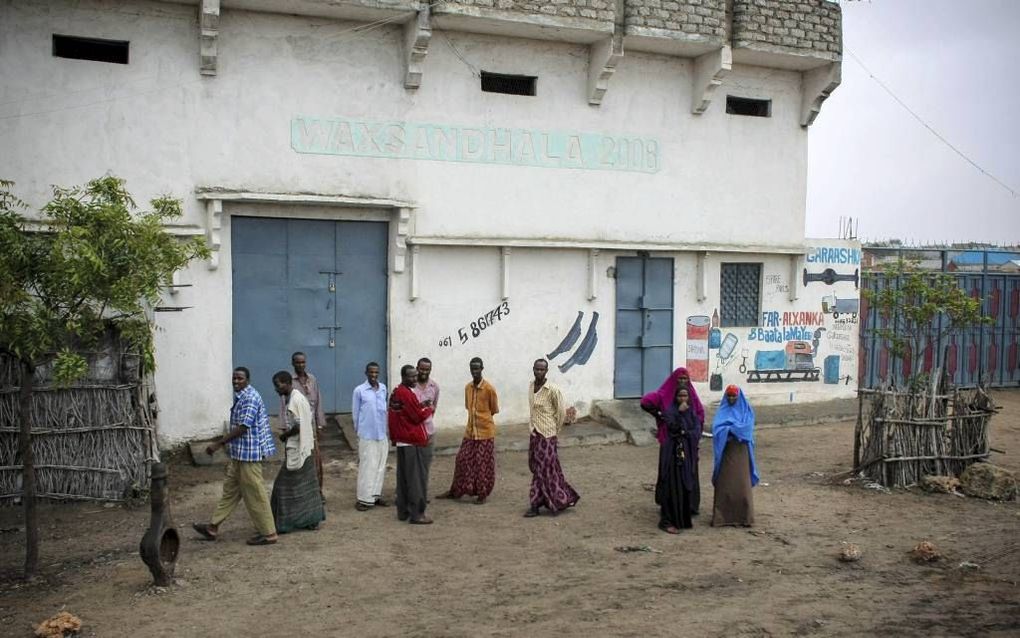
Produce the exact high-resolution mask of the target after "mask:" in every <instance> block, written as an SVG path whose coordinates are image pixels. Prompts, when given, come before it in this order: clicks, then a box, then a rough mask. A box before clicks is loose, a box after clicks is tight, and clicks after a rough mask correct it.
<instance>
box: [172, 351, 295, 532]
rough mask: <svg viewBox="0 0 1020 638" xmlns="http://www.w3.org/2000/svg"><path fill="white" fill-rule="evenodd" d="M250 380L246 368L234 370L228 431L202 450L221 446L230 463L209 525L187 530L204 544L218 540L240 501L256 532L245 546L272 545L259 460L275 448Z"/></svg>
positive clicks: (273, 529)
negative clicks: (202, 540) (221, 525)
mask: <svg viewBox="0 0 1020 638" xmlns="http://www.w3.org/2000/svg"><path fill="white" fill-rule="evenodd" d="M250 376H251V373H250V372H249V371H248V368H243V367H239V368H234V375H233V379H232V382H233V384H234V405H233V406H232V407H231V408H230V425H229V430H228V432H227V434H226V435H224V436H223V437H222V438H220V440H218V441H215V442H213V443H211V444H209V445H208V446H207V447H206V448H205V453H206V454H209V455H210V456H211V455H212V454H214V453H215V452H216V450H218V449H220V448H221V447H223V446H226V448H227V454H228V455H229V456H230V463H228V464H227V478H226V480H225V481H224V482H223V495H222V496H221V497H220V502H219V504H218V505H217V506H216V511H215V512H214V513H213V516H212V520H211V521H210V522H209V523H193V524H192V525H191V526H192V527H193V528H194V530H195V531H196V532H198V533H199V534H201V535H202V537H203V538H205V539H206V540H210V541H214V540H216V539H217V537H218V536H219V527H220V523H222V522H223V521H225V520H226V519H227V517H228V516H230V514H231V513H232V512H233V511H234V508H235V507H237V504H238V503H239V502H241V501H244V506H245V508H246V509H247V510H248V516H250V517H251V520H252V522H253V523H254V524H255V529H256V530H258V534H256V535H255V536H253V537H252V538H249V539H248V544H249V545H272V544H274V543H276V539H277V537H276V524H275V523H274V522H273V510H272V509H271V508H270V506H269V496H268V495H267V494H266V486H265V483H263V482H262V460H263V459H266V458H269V457H270V456H272V455H273V454H274V453H275V452H276V446H275V445H273V434H272V432H271V431H270V430H269V413H268V412H266V406H265V404H264V403H263V402H262V397H261V396H260V395H259V393H258V391H256V390H255V388H253V387H251V386H250V385H249V378H250Z"/></svg>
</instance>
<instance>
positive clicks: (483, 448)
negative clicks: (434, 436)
mask: <svg viewBox="0 0 1020 638" xmlns="http://www.w3.org/2000/svg"><path fill="white" fill-rule="evenodd" d="M468 367H469V369H470V370H471V382H470V383H468V384H467V385H466V386H464V407H465V408H466V409H467V413H468V416H467V426H466V427H465V429H464V440H463V441H461V444H460V451H459V452H457V464H456V468H455V469H454V471H453V483H452V484H451V485H450V489H449V490H447V491H446V492H444V493H442V494H440V495H439V496H437V497H436V498H452V499H458V498H460V497H461V496H474V497H475V503H476V504H478V505H481V504H482V503H484V502H485V499H487V498H488V497H489V494H491V493H492V488H493V487H494V486H495V485H496V449H495V448H496V446H495V440H496V424H495V422H493V420H492V417H493V415H495V414H497V413H498V412H499V397H497V396H496V388H494V387H492V384H491V383H489V382H488V381H486V380H485V379H483V378H482V370H483V369H484V365H483V364H482V360H481V359H480V358H478V357H475V358H474V359H471V362H470V363H469V364H468Z"/></svg>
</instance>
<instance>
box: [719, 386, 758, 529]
mask: <svg viewBox="0 0 1020 638" xmlns="http://www.w3.org/2000/svg"><path fill="white" fill-rule="evenodd" d="M712 448H713V451H714V452H715V467H714V468H713V469H712V485H714V486H715V503H714V504H713V506H712V527H722V526H726V525H742V526H744V527H750V526H751V525H753V524H754V499H753V498H752V495H751V488H752V487H754V486H755V485H757V484H758V468H757V466H756V465H755V463H754V410H753V409H751V404H750V403H748V402H747V399H746V398H745V397H744V393H743V392H742V391H741V390H740V388H738V387H737V386H735V385H731V386H729V387H727V388H726V392H725V393H724V396H723V400H722V401H720V402H719V409H718V410H716V413H715V419H713V421H712Z"/></svg>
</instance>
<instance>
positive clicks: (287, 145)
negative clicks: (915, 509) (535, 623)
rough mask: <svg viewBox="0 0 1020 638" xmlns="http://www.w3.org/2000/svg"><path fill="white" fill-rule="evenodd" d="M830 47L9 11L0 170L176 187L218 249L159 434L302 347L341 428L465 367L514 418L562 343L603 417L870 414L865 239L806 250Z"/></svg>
mask: <svg viewBox="0 0 1020 638" xmlns="http://www.w3.org/2000/svg"><path fill="white" fill-rule="evenodd" d="M221 5H222V6H221ZM727 7H729V9H728V8H727ZM840 50H841V24H840V10H839V6H838V5H837V4H834V3H831V2H828V1H824V0H798V1H792V0H729V1H727V0H670V1H664V2H658V0H621V1H619V2H616V3H615V4H614V3H613V2H611V1H608V0H555V1H554V2H540V1H539V0H527V1H525V0H496V2H493V1H492V0H462V1H459V2H436V3H433V4H431V5H425V4H421V5H419V3H417V2H412V1H409V0H351V1H349V2H346V1H335V0H223V1H222V3H221V2H219V1H216V0H201V1H200V2H190V3H188V2H182V3H171V2H152V1H126V0H120V1H117V0H76V1H73V2H72V1H59V0H52V1H45V2H43V1H28V0H6V1H5V2H3V3H0V140H3V150H2V152H0V177H4V178H8V179H13V180H14V181H15V182H16V183H17V187H16V192H17V193H18V194H19V195H21V196H22V197H23V198H24V199H26V200H28V201H29V202H30V204H32V205H35V206H40V205H42V204H43V203H44V202H45V201H47V199H48V189H49V185H50V184H60V185H72V184H79V183H83V182H85V181H87V180H88V179H90V178H93V177H96V176H99V175H102V174H104V173H107V172H109V173H113V174H115V175H118V176H120V177H123V178H125V179H126V180H127V184H128V188H129V189H130V190H131V192H132V193H133V194H134V195H135V197H136V198H137V199H138V201H146V200H148V199H149V198H151V197H154V196H156V195H159V194H164V193H170V194H173V195H175V196H177V197H180V198H182V199H183V201H184V205H185V210H186V219H185V220H184V224H183V225H182V226H181V227H180V228H177V229H176V231H177V232H179V233H181V234H200V235H202V236H204V237H205V238H206V240H207V241H208V243H209V245H210V246H211V248H212V249H213V251H214V252H213V258H212V260H210V261H209V262H204V263H199V264H194V265H193V266H192V267H191V268H190V269H189V270H187V271H186V272H183V273H181V274H180V283H181V284H187V285H188V287H181V288H178V289H176V292H174V293H173V294H172V295H168V297H167V301H166V304H167V305H169V306H178V307H187V309H186V310H184V311H182V312H176V313H161V314H160V315H159V316H158V323H159V328H160V332H159V333H158V336H157V348H158V351H157V362H158V366H159V368H158V370H157V372H156V384H157V385H156V387H157V392H158V395H159V400H160V405H161V407H162V409H163V412H162V414H161V419H160V421H161V424H160V427H161V431H160V436H161V440H162V441H163V442H164V443H165V444H173V443H176V442H180V441H183V440H186V439H191V438H198V437H202V436H206V435H209V434H211V433H213V432H216V431H218V430H219V429H220V428H221V427H222V424H223V420H224V418H225V415H226V411H227V409H228V408H229V404H230V398H231V394H230V393H231V388H230V384H229V377H230V370H231V369H232V367H233V366H234V365H247V366H248V367H250V368H251V369H252V371H253V377H254V378H253V381H254V382H255V385H256V387H257V388H259V389H260V390H262V391H263V394H267V393H270V392H271V384H270V381H269V378H270V375H271V374H272V373H273V372H274V371H275V370H277V369H287V368H289V359H290V353H291V352H293V351H296V350H302V351H304V352H306V353H307V354H308V357H309V362H310V363H309V368H310V370H311V371H313V372H314V373H316V374H317V375H318V376H319V378H320V380H321V381H322V382H323V384H324V386H325V391H326V393H327V399H326V402H327V404H328V405H327V408H328V409H329V410H334V411H345V410H347V409H348V406H349V403H350V392H351V390H352V388H353V387H354V385H356V384H357V383H359V382H360V381H361V380H362V376H361V371H362V369H363V367H364V365H365V363H366V362H367V361H368V360H372V359H374V360H378V361H379V362H380V363H382V364H383V365H384V368H386V369H387V371H388V373H389V374H388V376H389V380H390V381H391V382H397V378H396V377H397V375H396V374H394V372H395V371H396V370H397V369H398V368H399V365H401V364H403V363H414V362H415V361H416V360H417V359H418V358H419V357H421V356H427V357H430V358H431V359H432V361H433V363H434V373H433V377H434V378H435V379H436V380H437V381H439V383H440V384H441V385H442V387H443V388H444V392H445V397H446V398H445V400H443V401H441V403H440V410H439V413H438V418H437V422H438V424H439V426H440V427H458V426H460V425H461V424H462V423H463V418H464V411H463V408H462V405H461V401H460V389H461V388H462V387H463V384H464V383H465V382H466V381H467V380H468V378H469V377H468V360H469V359H470V358H471V357H473V356H480V357H482V358H483V359H484V360H485V366H486V368H485V370H486V375H487V376H488V377H489V378H490V379H491V380H492V381H493V383H494V384H495V385H496V387H497V388H498V389H499V390H500V392H501V399H502V404H503V406H502V407H503V412H502V413H501V416H500V419H501V421H502V422H504V423H510V422H519V421H523V420H526V418H527V399H526V391H525V388H526V385H527V382H528V380H529V378H530V376H531V373H530V369H531V364H532V361H533V360H534V359H535V358H537V357H542V356H546V355H549V354H551V353H555V354H556V356H555V357H552V361H551V365H552V371H551V373H550V377H551V378H552V379H553V380H554V381H555V382H557V383H558V384H560V385H561V387H563V389H564V391H565V393H566V394H567V396H568V397H569V399H570V400H571V401H572V402H574V403H575V404H576V405H578V407H579V410H580V411H581V412H582V413H585V412H586V411H587V410H588V409H589V407H590V405H591V403H592V402H593V401H597V400H603V399H612V398H614V397H619V398H625V397H634V396H638V395H639V394H640V393H642V392H644V391H648V390H650V389H654V388H656V387H658V385H659V384H660V383H661V381H662V380H663V378H664V377H665V376H666V374H668V372H669V370H671V369H672V368H673V367H675V366H677V365H687V366H688V367H690V368H691V369H692V374H693V375H694V376H695V379H696V380H697V381H698V389H699V391H700V392H701V394H702V397H703V399H705V400H706V401H707V400H713V399H717V398H718V396H719V394H720V392H719V391H718V389H719V388H720V387H724V386H725V385H726V384H728V383H739V384H741V385H742V386H744V387H745V389H746V390H747V392H748V394H749V396H751V397H752V399H753V400H755V401H758V402H765V401H768V402H789V401H808V400H814V399H819V398H829V397H833V396H852V394H853V390H854V388H855V385H856V375H857V364H856V348H857V331H856V314H855V312H853V311H852V310H851V309H852V308H853V307H854V306H855V304H856V299H857V296H858V295H857V291H856V281H855V277H856V275H857V274H858V269H859V262H860V250H859V247H858V246H856V245H855V244H851V243H846V242H837V241H827V242H822V243H817V242H809V241H807V240H805V237H804V208H805V183H806V178H807V135H808V126H809V125H810V123H811V122H812V121H813V120H814V118H815V116H816V115H817V114H818V112H819V109H820V106H821V103H822V101H823V100H824V99H825V98H826V97H827V96H828V95H829V93H830V92H831V91H832V90H833V89H835V88H836V86H837V85H838V84H839V78H840ZM508 92H509V93H508ZM827 269H828V271H829V273H830V275H826V274H825V273H826V271H827ZM823 299H827V300H828V302H827V303H826V302H825V301H823ZM837 310H838V312H839V313H841V314H840V317H839V318H836V317H834V314H835V312H836V311H837ZM556 350H560V352H559V353H556V352H555V351H556ZM712 375H718V378H716V379H715V383H713V384H711V388H715V389H714V390H713V389H711V388H710V379H711V377H712ZM720 383H721V384H722V386H720ZM267 403H269V404H270V405H273V403H274V401H273V400H272V399H269V400H268V401H267Z"/></svg>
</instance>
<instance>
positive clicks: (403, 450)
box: [387, 365, 433, 525]
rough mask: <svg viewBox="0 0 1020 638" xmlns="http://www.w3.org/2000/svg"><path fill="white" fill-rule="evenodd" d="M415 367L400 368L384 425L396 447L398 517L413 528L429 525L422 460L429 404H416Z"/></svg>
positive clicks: (424, 464)
mask: <svg viewBox="0 0 1020 638" xmlns="http://www.w3.org/2000/svg"><path fill="white" fill-rule="evenodd" d="M415 377H416V371H415V368H414V366H411V365H405V366H403V367H402V368H400V385H399V386H397V389H396V390H394V391H393V395H392V396H391V397H390V408H389V410H388V414H387V422H388V425H389V429H390V440H392V441H393V443H394V445H396V446H397V518H399V519H400V520H402V521H406V520H408V519H410V521H411V523H412V524H413V525H429V524H431V523H432V519H431V518H429V517H428V516H427V515H426V514H425V506H426V504H427V496H426V494H427V492H428V465H427V463H426V461H427V459H426V458H425V455H426V452H427V446H428V443H429V435H428V432H427V431H426V429H425V420H426V419H428V418H429V417H430V416H432V411H433V407H432V402H431V401H428V400H426V401H424V402H419V401H418V397H417V396H415V394H414V390H413V389H412V388H413V386H414V382H415Z"/></svg>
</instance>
